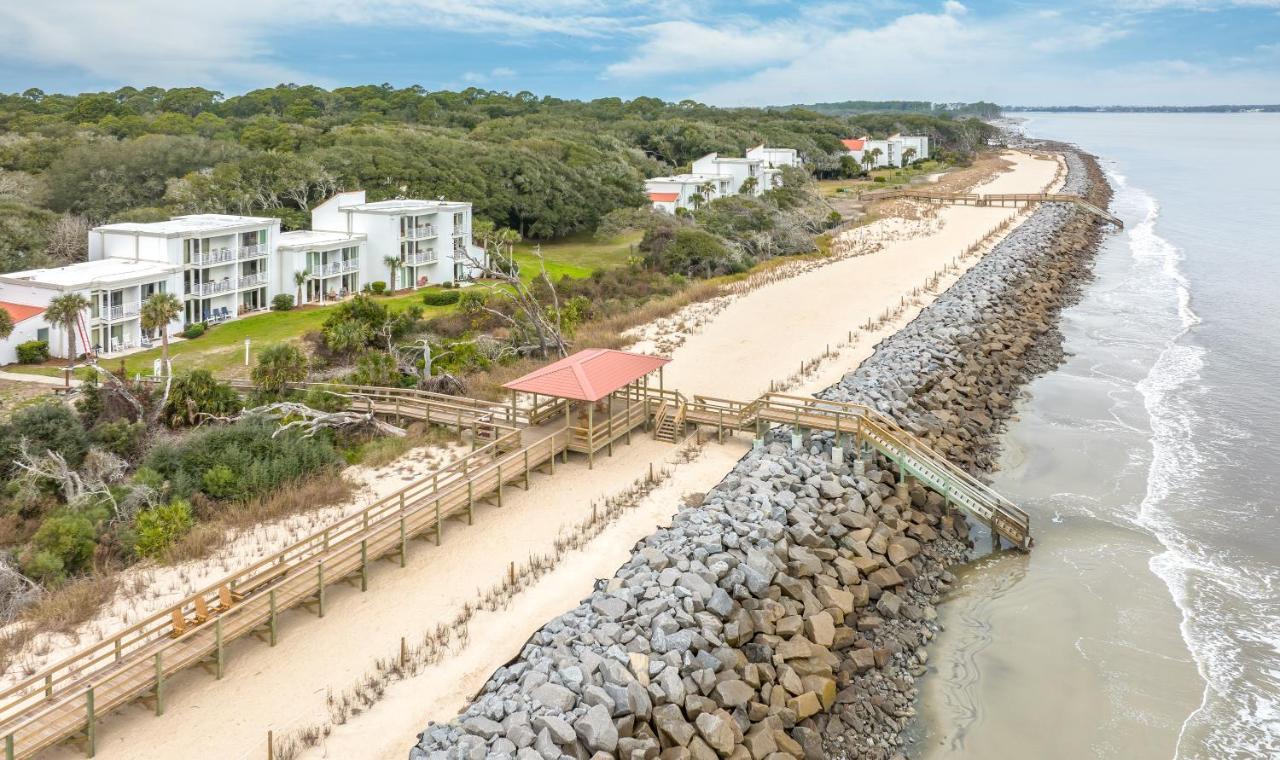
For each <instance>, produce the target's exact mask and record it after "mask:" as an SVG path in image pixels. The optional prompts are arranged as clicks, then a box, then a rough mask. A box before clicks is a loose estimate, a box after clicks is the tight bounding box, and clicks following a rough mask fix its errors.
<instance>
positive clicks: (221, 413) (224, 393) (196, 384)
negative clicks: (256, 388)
mask: <svg viewBox="0 0 1280 760" xmlns="http://www.w3.org/2000/svg"><path fill="white" fill-rule="evenodd" d="M241 408H242V404H241V401H240V395H239V394H238V393H236V392H235V389H233V388H232V387H231V386H230V385H227V384H226V383H221V382H218V380H217V379H216V378H214V376H213V373H211V372H209V370H207V369H193V370H191V371H190V372H188V373H186V374H185V375H179V376H177V377H175V378H174V379H173V383H172V384H170V386H169V401H168V402H167V403H166V404H165V405H164V408H163V409H161V410H160V416H161V418H162V419H163V420H164V422H165V424H166V425H168V426H169V427H181V426H183V425H195V424H196V423H198V422H200V419H201V416H200V415H202V414H212V415H214V416H217V417H228V416H230V415H233V414H235V413H236V412H238V411H240V409H241Z"/></svg>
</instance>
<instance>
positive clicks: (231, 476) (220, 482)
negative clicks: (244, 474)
mask: <svg viewBox="0 0 1280 760" xmlns="http://www.w3.org/2000/svg"><path fill="white" fill-rule="evenodd" d="M200 484H201V490H202V491H204V492H205V493H207V494H208V495H210V496H212V497H213V498H215V499H234V498H236V497H237V496H239V495H240V478H238V477H236V474H235V472H234V471H233V470H232V469H231V468H230V467H228V466H227V465H225V464H218V465H214V466H213V467H210V468H209V469H207V470H205V471H204V475H203V476H202V477H201V479H200Z"/></svg>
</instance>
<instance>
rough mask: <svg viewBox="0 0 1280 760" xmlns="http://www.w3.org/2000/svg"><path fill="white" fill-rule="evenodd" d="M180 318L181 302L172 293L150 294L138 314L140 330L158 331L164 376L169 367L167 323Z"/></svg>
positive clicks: (168, 373) (167, 372)
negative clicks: (140, 324)
mask: <svg viewBox="0 0 1280 760" xmlns="http://www.w3.org/2000/svg"><path fill="white" fill-rule="evenodd" d="M180 316H182V302H181V301H179V300H178V297H177V296H175V295H174V294H172V293H152V294H151V297H149V298H148V299H147V300H146V301H144V302H143V303H142V309H141V310H140V312H139V317H140V321H141V322H142V329H144V330H159V331H160V366H161V367H163V368H164V373H165V374H166V375H171V374H173V373H172V372H171V371H170V367H169V323H170V322H172V321H173V320H175V319H177V318H178V317H180Z"/></svg>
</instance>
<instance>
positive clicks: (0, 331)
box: [0, 308, 13, 340]
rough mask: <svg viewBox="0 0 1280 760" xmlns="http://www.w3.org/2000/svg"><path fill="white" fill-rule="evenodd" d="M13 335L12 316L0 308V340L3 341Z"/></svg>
mask: <svg viewBox="0 0 1280 760" xmlns="http://www.w3.org/2000/svg"><path fill="white" fill-rule="evenodd" d="M12 334H13V315H12V314H10V313H9V312H8V310H6V309H3V308H0V340H4V339H5V338H7V337H9V336H10V335H12Z"/></svg>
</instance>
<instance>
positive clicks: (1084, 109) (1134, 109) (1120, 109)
mask: <svg viewBox="0 0 1280 760" xmlns="http://www.w3.org/2000/svg"><path fill="white" fill-rule="evenodd" d="M1000 110H1001V112H1002V113H1028V112H1033V111H1034V112H1038V113H1280V105H1253V106H1226V105H1224V106H1001V107H1000Z"/></svg>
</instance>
